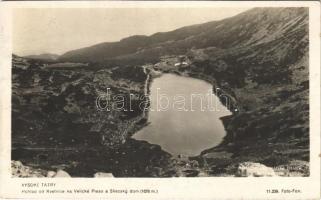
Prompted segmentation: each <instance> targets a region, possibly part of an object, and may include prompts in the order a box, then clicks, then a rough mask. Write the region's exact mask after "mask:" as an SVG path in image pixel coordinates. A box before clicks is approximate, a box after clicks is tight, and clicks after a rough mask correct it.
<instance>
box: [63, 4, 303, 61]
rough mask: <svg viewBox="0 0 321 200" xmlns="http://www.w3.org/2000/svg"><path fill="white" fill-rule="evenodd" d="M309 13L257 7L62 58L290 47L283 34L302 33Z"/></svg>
mask: <svg viewBox="0 0 321 200" xmlns="http://www.w3.org/2000/svg"><path fill="white" fill-rule="evenodd" d="M306 17H307V12H306V10H305V8H254V9H251V10H248V11H246V12H243V13H241V14H239V15H236V16H234V17H231V18H226V19H223V20H220V21H213V22H208V23H204V24H198V25H193V26H187V27H183V28H179V29H177V30H174V31H170V32H162V33H156V34H153V35H151V36H142V35H136V36H131V37H128V38H125V39H122V40H120V41H119V42H106V43H101V44H97V45H94V46H90V47H86V48H81V49H77V50H73V51H69V52H67V53H65V54H63V55H61V56H60V57H59V61H67V62H92V63H104V64H108V63H110V64H126V65H131V64H143V63H146V62H157V61H159V58H160V57H161V56H163V55H179V54H186V53H188V52H189V51H190V50H191V49H204V48H209V47H214V48H216V49H218V50H221V51H222V50H228V51H233V50H236V49H240V48H243V49H244V48H245V49H249V50H250V51H252V50H253V49H256V48H257V47H260V49H261V50H262V49H264V46H266V47H267V48H270V47H271V46H274V45H276V46H279V47H280V46H281V45H283V44H284V45H285V46H284V48H286V46H287V42H288V40H283V38H284V37H285V36H288V37H289V39H290V38H291V37H293V36H294V35H295V36H296V37H297V36H299V37H300V36H302V34H301V33H303V31H302V29H301V28H302V25H303V24H304V23H303V22H304V19H305V18H306ZM300 32H301V33H300ZM298 34H299V35H298ZM249 47H252V48H249ZM284 48H281V49H284Z"/></svg>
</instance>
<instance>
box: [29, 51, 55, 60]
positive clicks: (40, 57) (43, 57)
mask: <svg viewBox="0 0 321 200" xmlns="http://www.w3.org/2000/svg"><path fill="white" fill-rule="evenodd" d="M24 57H25V58H31V59H37V60H44V61H55V60H57V59H58V58H59V55H58V54H52V53H44V54H38V55H28V56H24Z"/></svg>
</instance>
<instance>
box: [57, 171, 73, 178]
mask: <svg viewBox="0 0 321 200" xmlns="http://www.w3.org/2000/svg"><path fill="white" fill-rule="evenodd" d="M70 177H71V176H70V175H69V174H68V173H67V172H65V171H64V170H61V169H60V170H58V171H57V173H56V174H55V175H54V176H53V178H70Z"/></svg>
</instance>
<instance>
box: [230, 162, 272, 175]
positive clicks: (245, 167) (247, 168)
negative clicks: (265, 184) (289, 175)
mask: <svg viewBox="0 0 321 200" xmlns="http://www.w3.org/2000/svg"><path fill="white" fill-rule="evenodd" d="M236 176H239V177H249V176H253V177H262V176H277V175H276V174H275V172H274V170H273V169H272V168H271V167H267V166H265V165H263V164H261V163H253V162H244V163H241V164H240V165H239V166H238V168H237V172H236Z"/></svg>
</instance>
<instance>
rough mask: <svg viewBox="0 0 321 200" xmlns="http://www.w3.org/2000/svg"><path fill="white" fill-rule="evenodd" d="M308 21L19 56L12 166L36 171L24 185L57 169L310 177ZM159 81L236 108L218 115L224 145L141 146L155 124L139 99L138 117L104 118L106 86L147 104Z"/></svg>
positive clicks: (252, 15) (239, 21)
mask: <svg viewBox="0 0 321 200" xmlns="http://www.w3.org/2000/svg"><path fill="white" fill-rule="evenodd" d="M280 19H282V20H280ZM307 19H308V11H307V9H305V8H295V9H294V8H257V9H252V10H250V11H247V12H244V13H241V14H240V15H237V16H235V17H232V18H228V19H224V20H222V21H215V22H209V23H206V24H201V25H195V26H191V27H184V28H181V29H178V30H175V31H172V32H168V33H156V34H154V35H152V36H149V37H147V36H133V37H130V38H126V39H124V40H122V41H120V42H118V43H117V42H115V43H112V44H109V43H107V44H105V43H103V44H99V45H95V46H93V47H87V48H84V49H80V50H74V51H71V52H67V53H66V54H64V55H61V56H60V57H58V58H57V59H55V61H52V60H50V62H49V61H46V60H43V59H39V58H36V59H34V58H23V57H20V56H17V55H13V58H12V63H13V66H12V74H13V76H12V138H13V143H12V148H13V149H12V160H19V161H21V162H22V163H23V164H24V165H26V166H29V167H30V168H31V169H28V170H29V172H28V173H25V174H23V173H20V174H19V172H17V174H16V176H22V177H28V176H33V173H30V171H34V174H36V175H37V176H46V174H47V173H48V171H56V170H58V169H63V170H64V171H66V172H68V173H69V174H70V175H71V176H72V177H93V176H94V174H95V173H98V172H108V173H112V175H113V176H115V177H180V176H183V177H190V176H194V177H195V176H242V175H241V174H240V172H239V170H240V166H241V165H242V164H244V163H245V164H244V166H254V164H253V163H260V164H262V165H264V166H265V167H269V168H272V169H273V170H274V172H275V174H276V175H279V176H309V153H310V151H309V143H310V141H309V98H308V97H309V76H308V75H309V62H308V60H309V54H308V47H309V40H308V20H307ZM262 24H263V25H262ZM246 27H251V29H249V28H246ZM52 62H54V66H55V67H48V66H50V65H52V64H53V63H52ZM66 63H68V64H66ZM72 63H75V64H72ZM162 74H176V75H179V76H184V77H191V78H196V79H200V80H204V81H206V82H207V83H209V84H211V85H212V86H213V92H214V93H215V94H216V95H217V96H218V97H219V98H220V97H222V98H220V100H221V102H222V104H223V105H224V104H226V103H227V102H226V101H228V103H229V109H230V111H231V113H232V114H231V115H228V116H225V117H222V118H221V120H222V122H223V125H224V128H225V131H226V136H225V137H224V138H223V141H222V142H221V143H220V144H219V145H217V146H213V147H211V148H208V149H204V150H203V151H202V152H201V153H200V154H199V155H196V156H186V155H178V156H173V155H171V154H170V153H168V152H166V151H164V150H163V149H162V148H161V146H159V145H155V144H150V143H148V142H146V141H139V140H135V139H133V138H132V136H133V135H134V134H135V133H136V132H138V131H139V130H141V129H143V128H144V127H146V126H148V115H149V114H148V111H142V110H141V109H139V104H140V103H141V102H142V101H146V99H134V102H133V104H132V106H133V111H130V109H127V111H113V110H112V111H109V112H106V111H99V110H97V108H96V104H95V101H96V98H97V96H99V95H101V94H104V93H105V92H106V88H111V93H112V94H114V95H119V94H121V95H123V96H125V97H127V98H128V99H129V98H130V94H135V95H137V96H143V95H144V94H146V92H147V93H149V92H150V91H149V90H150V89H149V87H150V84H151V83H152V81H153V79H154V78H156V77H158V76H161V75H162ZM217 88H219V90H218V89H217ZM223 97H224V98H223ZM126 106H129V105H126ZM195 120H197V119H195ZM249 163H250V164H249ZM16 164H17V163H16ZM17 166H19V167H20V168H21V166H20V164H17ZM255 166H257V165H255Z"/></svg>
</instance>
